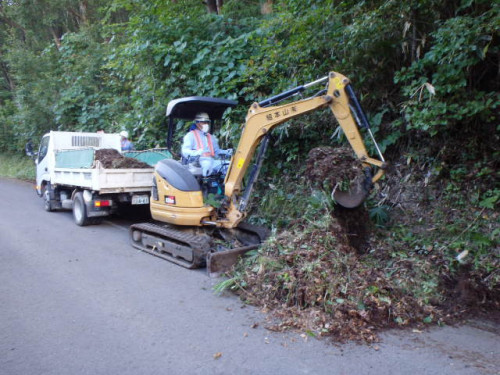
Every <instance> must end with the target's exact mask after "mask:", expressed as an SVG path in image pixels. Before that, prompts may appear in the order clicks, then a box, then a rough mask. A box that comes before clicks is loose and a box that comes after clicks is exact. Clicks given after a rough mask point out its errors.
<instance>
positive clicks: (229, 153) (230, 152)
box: [226, 148, 233, 156]
mask: <svg viewBox="0 0 500 375" xmlns="http://www.w3.org/2000/svg"><path fill="white" fill-rule="evenodd" d="M232 154H233V149H232V148H228V149H227V150H226V156H231V155H232Z"/></svg>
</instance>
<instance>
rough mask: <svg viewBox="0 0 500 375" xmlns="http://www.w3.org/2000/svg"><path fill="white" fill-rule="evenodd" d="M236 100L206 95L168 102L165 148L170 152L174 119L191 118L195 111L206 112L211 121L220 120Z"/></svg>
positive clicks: (174, 126) (234, 104) (235, 103)
mask: <svg viewBox="0 0 500 375" xmlns="http://www.w3.org/2000/svg"><path fill="white" fill-rule="evenodd" d="M237 104H238V102H237V101H234V100H229V99H218V98H210V97H206V96H189V97H186V98H179V99H174V100H172V101H170V102H169V103H168V106H167V113H166V115H167V118H168V136H167V148H168V149H169V151H170V152H172V150H171V148H172V143H173V137H174V133H175V130H176V125H175V119H182V120H193V119H194V118H195V116H196V114H197V113H199V112H206V113H207V114H208V115H209V116H210V120H211V121H212V123H213V122H214V121H217V120H220V119H221V118H222V115H223V114H224V112H225V111H226V110H227V109H228V108H232V107H235V106H236V105H237Z"/></svg>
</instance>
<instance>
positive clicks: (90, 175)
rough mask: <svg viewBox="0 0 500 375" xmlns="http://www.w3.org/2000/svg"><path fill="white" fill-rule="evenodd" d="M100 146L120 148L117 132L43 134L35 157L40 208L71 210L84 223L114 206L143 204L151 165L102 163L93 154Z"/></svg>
mask: <svg viewBox="0 0 500 375" xmlns="http://www.w3.org/2000/svg"><path fill="white" fill-rule="evenodd" d="M104 149H113V150H116V151H117V152H120V150H121V146H120V136H119V135H118V134H98V133H79V132H60V131H51V132H49V133H47V134H45V135H44V136H43V138H42V140H41V142H40V147H39V151H38V155H37V157H36V160H35V162H36V190H37V193H38V195H39V196H40V197H42V198H43V199H44V207H45V210H47V211H54V210H57V209H72V210H73V217H74V219H75V223H76V224H78V225H80V226H84V225H89V224H98V223H100V222H101V221H102V219H103V217H105V216H108V215H110V214H112V213H115V212H116V211H117V210H118V209H119V208H120V207H125V206H131V205H148V204H149V198H150V194H151V187H152V182H153V172H154V169H153V167H152V166H151V167H150V168H147V167H146V168H113V167H111V168H109V167H108V168H105V167H104V166H103V164H102V163H101V161H100V160H98V159H97V158H96V153H97V152H98V150H104ZM113 150H111V151H113Z"/></svg>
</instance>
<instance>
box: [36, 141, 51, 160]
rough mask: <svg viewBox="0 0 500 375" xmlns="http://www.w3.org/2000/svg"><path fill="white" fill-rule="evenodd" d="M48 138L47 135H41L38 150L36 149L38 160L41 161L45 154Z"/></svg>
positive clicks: (47, 148)
mask: <svg viewBox="0 0 500 375" xmlns="http://www.w3.org/2000/svg"><path fill="white" fill-rule="evenodd" d="M49 139H50V137H49V136H48V135H47V136H45V137H43V138H42V141H41V142H40V150H38V162H41V161H42V160H43V158H44V157H45V156H46V155H47V151H48V150H49Z"/></svg>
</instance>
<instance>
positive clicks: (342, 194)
mask: <svg viewBox="0 0 500 375" xmlns="http://www.w3.org/2000/svg"><path fill="white" fill-rule="evenodd" d="M367 196H368V191H366V190H365V189H364V187H362V186H359V185H357V186H356V187H354V188H352V189H349V190H348V191H340V190H335V192H334V193H333V199H334V200H335V202H336V203H337V204H339V205H340V206H342V207H345V208H355V207H358V206H359V205H361V204H362V203H363V202H364V200H365V199H366V197H367Z"/></svg>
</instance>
